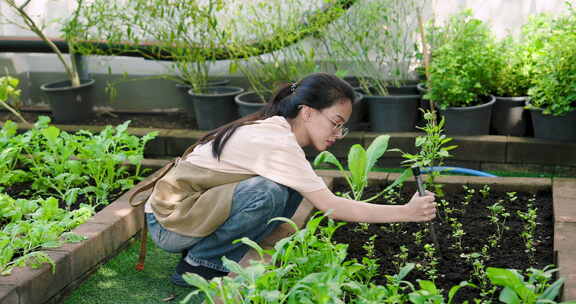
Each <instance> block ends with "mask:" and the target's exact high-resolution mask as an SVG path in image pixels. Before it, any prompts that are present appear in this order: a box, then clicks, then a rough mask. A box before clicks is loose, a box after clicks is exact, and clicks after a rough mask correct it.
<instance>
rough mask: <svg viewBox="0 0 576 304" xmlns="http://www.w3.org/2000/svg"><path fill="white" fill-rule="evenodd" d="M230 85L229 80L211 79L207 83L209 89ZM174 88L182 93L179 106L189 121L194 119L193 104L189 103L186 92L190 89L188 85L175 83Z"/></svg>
mask: <svg viewBox="0 0 576 304" xmlns="http://www.w3.org/2000/svg"><path fill="white" fill-rule="evenodd" d="M229 83H230V79H213V80H209V81H208V86H209V87H220V86H225V85H228V84H229ZM176 88H177V89H178V90H179V91H181V92H182V95H181V96H182V99H181V104H182V106H183V108H184V111H185V112H186V114H187V115H188V117H189V118H190V119H195V114H194V103H192V102H190V95H189V94H188V91H190V89H191V88H192V87H191V86H190V85H187V84H181V83H177V84H176Z"/></svg>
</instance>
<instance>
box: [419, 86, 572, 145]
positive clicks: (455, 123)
mask: <svg viewBox="0 0 576 304" xmlns="http://www.w3.org/2000/svg"><path fill="white" fill-rule="evenodd" d="M418 87H419V90H420V91H421V92H423V93H424V92H425V91H426V89H425V88H424V86H423V84H419V86H418ZM527 105H529V98H528V97H527V96H519V97H503V96H492V95H491V96H488V97H486V99H485V103H483V104H480V105H476V106H470V107H448V108H446V109H444V110H440V111H439V112H440V115H442V116H444V117H445V118H446V125H445V131H446V134H449V135H488V134H493V135H511V136H534V138H539V139H545V140H555V141H570V142H573V141H576V111H572V112H570V113H568V114H567V115H564V116H552V115H544V114H543V113H542V110H540V109H533V108H530V109H527Z"/></svg>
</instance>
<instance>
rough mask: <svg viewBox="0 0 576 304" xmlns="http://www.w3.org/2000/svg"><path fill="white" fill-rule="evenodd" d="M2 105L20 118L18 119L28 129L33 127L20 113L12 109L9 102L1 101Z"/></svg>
mask: <svg viewBox="0 0 576 304" xmlns="http://www.w3.org/2000/svg"><path fill="white" fill-rule="evenodd" d="M0 104H2V106H3V107H5V108H6V109H7V110H8V111H10V112H11V113H12V114H14V115H15V116H16V117H18V119H20V120H21V121H22V122H23V123H24V124H25V125H26V126H27V127H29V128H32V127H33V125H32V124H31V123H29V122H28V121H27V120H26V119H24V117H23V116H22V115H20V113H18V111H16V110H15V109H14V108H12V107H11V106H10V105H9V104H8V103H7V102H4V101H2V100H0Z"/></svg>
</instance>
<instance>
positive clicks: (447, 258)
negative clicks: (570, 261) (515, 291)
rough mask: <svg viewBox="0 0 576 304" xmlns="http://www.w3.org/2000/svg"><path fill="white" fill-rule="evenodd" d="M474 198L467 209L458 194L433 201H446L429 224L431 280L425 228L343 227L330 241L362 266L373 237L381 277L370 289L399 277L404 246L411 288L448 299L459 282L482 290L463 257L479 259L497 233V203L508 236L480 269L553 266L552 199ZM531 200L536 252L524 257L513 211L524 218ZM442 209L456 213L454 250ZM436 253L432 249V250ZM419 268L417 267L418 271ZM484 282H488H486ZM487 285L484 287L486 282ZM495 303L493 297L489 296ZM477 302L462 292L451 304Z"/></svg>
mask: <svg viewBox="0 0 576 304" xmlns="http://www.w3.org/2000/svg"><path fill="white" fill-rule="evenodd" d="M470 188H471V189H474V191H475V193H474V194H473V195H471V200H469V201H470V202H469V204H467V205H465V204H463V202H464V201H466V200H465V196H466V195H467V194H469V192H467V191H465V190H464V189H462V191H459V192H458V193H447V194H446V196H445V197H444V198H438V197H437V199H436V201H437V203H441V200H442V199H443V200H445V201H446V202H447V203H446V205H445V206H439V207H438V215H439V216H438V217H437V218H436V219H435V220H434V221H433V225H434V230H435V232H436V235H437V239H438V243H439V246H440V248H437V249H439V250H437V252H436V254H435V255H434V256H435V257H436V258H437V261H438V266H437V267H435V268H436V269H437V270H438V274H437V278H435V279H434V280H433V278H432V277H431V276H430V275H429V272H428V273H427V272H426V268H428V269H430V268H431V264H430V261H431V259H429V258H426V257H425V256H424V253H425V250H424V244H433V243H434V242H433V239H432V237H431V233H430V230H431V229H430V227H431V224H430V223H396V224H371V225H368V228H367V229H363V227H362V225H361V224H356V223H348V224H346V225H344V226H343V227H341V228H339V230H338V231H337V232H336V233H335V235H334V241H336V242H339V243H346V244H349V248H348V254H349V255H348V258H350V259H357V260H358V261H362V258H363V257H365V256H367V250H366V249H365V248H363V247H366V245H367V244H369V243H370V242H369V238H370V237H372V236H376V237H375V240H374V252H375V253H374V256H375V258H377V259H378V263H379V265H380V271H381V274H380V275H378V276H376V278H375V280H374V283H376V284H379V285H386V278H385V275H394V274H397V273H398V268H399V266H398V265H399V263H398V262H397V261H398V258H397V257H395V255H398V254H399V253H400V252H401V250H400V248H401V246H404V247H405V248H406V249H407V252H408V258H407V259H406V262H412V263H416V264H417V266H416V268H414V270H413V271H412V272H411V273H410V274H409V275H408V276H407V278H406V279H407V280H408V281H411V282H412V283H413V284H414V286H418V284H417V281H416V280H417V279H426V280H433V281H434V282H435V284H436V286H437V287H438V288H441V289H443V292H444V294H445V295H447V293H448V291H449V290H450V287H452V286H455V285H458V284H459V283H460V282H461V281H468V282H472V283H474V284H476V285H478V286H482V282H480V281H479V280H478V278H477V277H476V276H474V275H473V270H474V269H473V266H472V263H471V262H470V261H467V260H466V259H465V258H464V257H462V256H461V255H462V254H470V253H475V252H476V253H481V251H482V247H483V246H486V245H488V244H489V237H490V235H492V234H494V233H495V232H496V226H495V225H494V224H492V223H491V222H490V221H489V216H490V211H489V210H488V209H487V206H490V205H492V204H494V203H496V202H498V201H501V202H502V205H503V206H505V209H506V211H507V212H508V213H510V216H509V217H508V219H507V220H506V226H507V227H509V230H507V231H505V232H504V234H503V237H502V239H501V241H500V242H499V246H497V247H490V249H489V250H488V251H487V253H488V257H486V256H485V255H484V256H483V259H484V260H485V266H487V267H490V266H492V267H500V268H513V269H518V270H526V269H528V268H530V267H534V268H538V269H542V268H543V267H545V266H547V265H550V264H553V263H554V254H553V233H554V232H553V231H554V230H553V229H554V227H553V214H552V195H551V192H549V191H548V192H538V193H536V194H530V193H520V192H519V193H516V195H515V196H516V197H517V199H516V200H515V201H511V200H510V199H509V198H508V195H507V194H506V193H499V192H495V191H490V194H489V195H488V196H487V197H486V198H484V197H482V196H481V194H480V193H479V188H475V187H470ZM381 189H383V186H371V187H369V189H368V193H366V197H371V196H372V195H373V194H376V193H378V191H380V190H381ZM334 191H336V192H337V191H347V187H345V186H344V185H340V186H338V187H337V188H336V189H334ZM412 194H413V192H410V193H405V192H401V194H398V195H393V196H391V197H389V198H388V202H384V201H380V202H377V203H383V204H387V203H389V202H390V201H396V202H397V203H398V204H404V203H405V202H407V201H408V199H409V198H410V196H411V195H412ZM530 199H534V206H535V207H536V208H537V214H538V216H537V223H538V224H537V228H536V232H535V240H536V252H535V254H534V255H533V257H531V256H530V255H529V254H527V253H526V252H525V249H526V247H525V245H524V240H523V239H522V237H521V233H522V231H523V225H524V222H523V220H522V219H521V218H520V217H519V216H518V215H517V211H522V212H525V211H526V210H527V209H528V207H527V205H528V203H529V200H530ZM447 208H453V209H455V210H456V211H455V212H453V213H452V215H451V216H450V217H451V218H457V219H458V222H459V223H461V224H462V228H463V230H464V231H465V236H464V237H463V238H462V247H461V249H460V248H458V246H457V242H456V241H455V238H454V237H452V232H453V229H452V227H451V225H450V224H449V222H448V220H447V219H448V218H449V217H448V216H447V214H446V211H447V210H449V209H447ZM417 232H420V233H422V236H423V240H422V243H418V242H417V240H416V237H415V234H414V233H417ZM434 247H435V248H436V246H434ZM418 264H419V265H421V267H420V266H418ZM486 280H487V279H486ZM486 282H488V281H486ZM485 297H486V296H484V298H485ZM492 297H493V298H494V299H497V294H496V295H493V296H492ZM474 298H477V299H480V298H482V296H481V295H480V291H479V289H473V288H462V289H460V291H459V292H458V294H457V298H456V299H455V301H454V303H463V302H464V301H465V300H468V301H470V303H474V301H473V299H474Z"/></svg>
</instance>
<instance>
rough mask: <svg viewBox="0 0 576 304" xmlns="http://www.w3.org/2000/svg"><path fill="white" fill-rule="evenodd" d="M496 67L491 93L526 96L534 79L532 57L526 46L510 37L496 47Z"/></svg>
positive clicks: (506, 95)
mask: <svg viewBox="0 0 576 304" xmlns="http://www.w3.org/2000/svg"><path fill="white" fill-rule="evenodd" d="M496 52H497V54H496V56H497V60H498V66H497V69H496V71H495V75H494V77H495V78H494V82H493V85H494V87H493V88H492V89H491V90H490V91H491V93H493V94H494V95H497V96H504V97H515V96H527V95H528V90H529V89H530V87H531V86H532V79H533V78H534V65H535V61H534V56H532V54H531V50H530V49H529V48H528V47H527V45H526V44H523V43H522V41H521V40H518V39H514V38H513V37H512V36H508V37H506V38H505V39H504V40H502V41H500V42H499V43H498V45H497V46H496Z"/></svg>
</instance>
